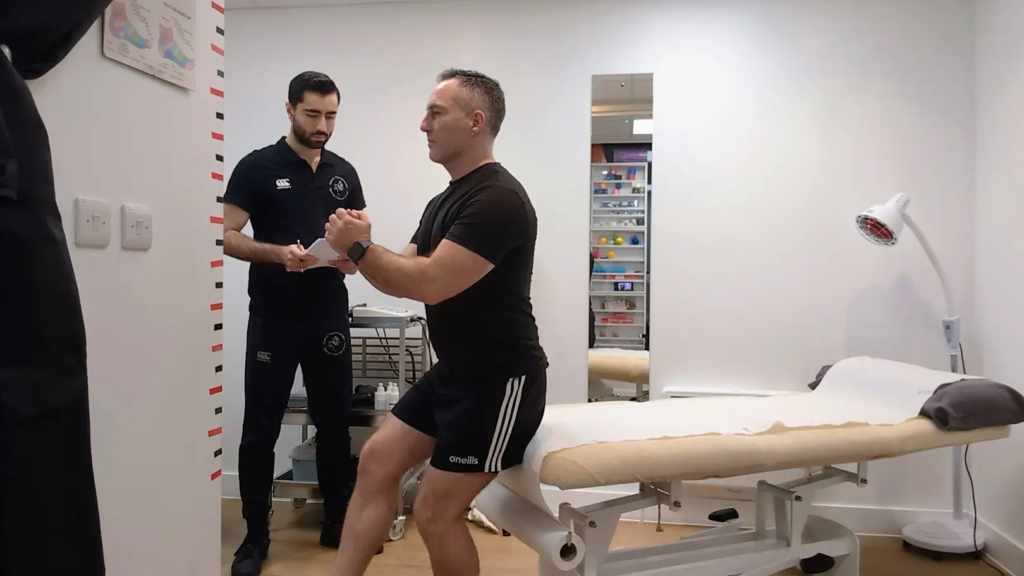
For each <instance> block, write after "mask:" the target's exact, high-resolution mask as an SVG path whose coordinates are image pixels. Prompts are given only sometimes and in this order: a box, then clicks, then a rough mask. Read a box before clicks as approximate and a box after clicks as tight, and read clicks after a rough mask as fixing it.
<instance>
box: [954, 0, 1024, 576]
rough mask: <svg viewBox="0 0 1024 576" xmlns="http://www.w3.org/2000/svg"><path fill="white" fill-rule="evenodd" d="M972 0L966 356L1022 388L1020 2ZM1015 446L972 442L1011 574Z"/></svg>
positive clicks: (985, 503)
mask: <svg viewBox="0 0 1024 576" xmlns="http://www.w3.org/2000/svg"><path fill="white" fill-rule="evenodd" d="M978 6H979V8H978V17H977V35H978V52H977V62H978V72H977V75H978V137H977V150H978V152H977V158H978V179H977V212H976V216H975V226H976V229H977V243H976V245H975V258H976V264H975V272H976V277H975V291H976V296H977V310H978V324H979V327H980V329H981V331H980V334H981V336H982V338H981V340H980V342H979V345H976V346H975V347H974V349H975V350H978V352H980V354H979V353H977V352H976V353H975V354H973V356H975V357H976V358H977V357H978V356H981V357H982V358H984V361H983V364H981V365H980V366H979V364H978V360H977V359H975V360H974V362H973V363H974V365H975V366H977V367H979V368H980V369H981V372H983V373H984V374H985V375H987V376H989V377H990V378H993V379H995V380H997V381H1000V382H1005V383H1006V384H1010V385H1013V386H1015V387H1016V388H1017V390H1020V391H1022V392H1024V367H1022V366H1021V363H1020V348H1021V343H1022V342H1024V324H1022V322H1021V318H1022V317H1024V235H1022V231H1021V227H1022V223H1024V219H1022V214H1024V160H1022V159H1024V2H1020V1H1019V0H982V1H981V2H980V3H979V5H978ZM966 352H967V355H968V356H967V360H968V362H971V356H972V355H971V352H970V349H968V350H967V351H966ZM970 367H971V366H970V364H968V368H970ZM975 450H976V451H977V452H975ZM1022 450H1024V439H1022V436H1021V431H1020V429H1019V427H1018V430H1016V435H1015V436H1013V437H1011V438H1010V439H1009V440H1007V441H1005V442H1001V443H999V444H982V445H979V446H977V447H976V448H971V452H972V453H974V458H973V463H972V465H973V466H974V467H975V468H976V470H977V472H976V475H975V480H976V483H977V486H976V488H977V494H978V510H979V514H978V515H979V516H980V517H981V518H982V519H984V521H985V522H986V523H987V524H989V525H990V526H991V527H992V528H994V529H996V530H998V531H999V532H1001V533H1002V534H1003V535H1004V536H1006V537H1007V538H1009V539H1010V540H1012V541H1013V544H1014V545H1015V546H1016V548H1017V549H1018V554H1016V555H1015V556H1010V555H1008V554H1006V553H1004V554H1001V555H1000V556H999V557H1000V558H1001V560H1002V559H1003V558H1006V560H1004V564H1005V565H1006V567H1007V568H1008V569H1010V571H1011V572H1013V573H1015V574H1024V553H1021V551H1020V549H1021V544H1022V543H1024V499H1022V496H1024V492H1022V490H1021V478H1024V464H1022V463H1021V462H1020V461H1019V460H1015V459H1014V458H1007V457H1006V456H1007V455H1008V454H1020V453H1021V452H1022ZM1005 544H1006V543H1005V542H1002V541H998V540H997V541H995V542H993V543H992V544H991V546H993V550H994V551H996V552H997V553H998V552H1000V551H1002V550H1000V549H999V548H996V547H997V546H998V547H1000V548H1003V550H1007V551H1009V550H1011V549H1010V548H1008V547H1006V546H1005Z"/></svg>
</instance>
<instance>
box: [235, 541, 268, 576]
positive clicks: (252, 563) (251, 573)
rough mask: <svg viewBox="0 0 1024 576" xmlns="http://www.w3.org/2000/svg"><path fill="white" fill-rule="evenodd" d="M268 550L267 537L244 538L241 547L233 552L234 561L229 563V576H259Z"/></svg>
mask: <svg viewBox="0 0 1024 576" xmlns="http://www.w3.org/2000/svg"><path fill="white" fill-rule="evenodd" d="M269 550H270V538H269V537H268V536H263V537H258V536H257V537H252V536H248V535H247V536H246V537H245V540H242V545H241V546H239V547H238V550H236V551H235V560H234V561H233V562H232V563H231V576H259V574H260V572H262V571H263V561H264V560H266V559H267V551H269Z"/></svg>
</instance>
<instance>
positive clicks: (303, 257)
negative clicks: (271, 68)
mask: <svg viewBox="0 0 1024 576" xmlns="http://www.w3.org/2000/svg"><path fill="white" fill-rule="evenodd" d="M338 99H339V94H338V89H337V87H336V86H335V84H334V82H332V81H331V79H330V78H328V77H327V76H325V75H323V74H320V73H316V72H305V73H303V74H300V75H298V76H297V77H295V79H293V80H292V82H291V84H290V85H289V87H288V105H287V112H288V117H289V119H290V120H291V131H290V132H289V134H288V136H287V137H285V138H281V139H280V140H279V141H278V142H277V143H276V144H273V145H271V146H267V147H265V148H262V149H259V150H256V151H254V152H251V153H250V154H248V155H247V156H245V157H244V158H242V159H241V160H240V161H239V162H238V165H237V166H235V169H234V171H233V172H232V174H231V179H230V180H229V182H228V185H227V190H226V192H225V194H224V203H225V204H224V253H225V254H227V255H229V256H232V257H234V258H238V259H240V260H245V261H247V262H250V263H251V264H250V266H249V299H250V302H249V327H248V341H247V343H246V353H245V416H244V422H243V424H242V441H241V446H240V447H239V450H238V482H239V489H240V492H241V496H242V515H243V516H244V517H245V520H246V524H247V526H248V534H247V536H246V538H245V540H244V541H243V542H242V545H241V546H240V547H239V549H238V551H237V552H236V553H235V561H234V563H233V565H232V575H233V576H255V575H256V574H259V573H260V570H261V568H262V562H263V560H264V559H265V558H266V555H267V549H268V547H269V544H270V539H269V532H268V519H269V518H268V515H269V512H270V491H271V486H272V483H273V476H274V446H275V444H276V442H277V439H278V436H279V434H280V431H281V421H282V418H283V417H284V412H285V409H286V407H287V405H288V398H289V395H290V393H291V389H292V384H293V382H294V381H295V370H296V367H297V366H301V367H302V380H303V383H304V385H305V387H306V393H307V396H308V398H309V414H310V416H311V417H312V419H313V424H314V425H315V426H316V464H317V475H318V479H319V483H320V489H321V492H322V493H323V497H324V516H325V517H324V523H323V527H322V530H321V534H320V543H321V544H322V545H324V546H329V547H337V545H338V539H339V538H340V536H341V523H342V521H343V519H344V515H345V508H346V506H347V505H348V499H349V495H350V494H349V493H350V489H349V486H350V483H351V478H350V474H349V464H348V463H349V456H350V453H351V437H350V436H349V429H348V422H349V411H350V408H351V398H352V355H351V349H350V347H349V345H348V343H349V324H348V292H347V289H346V287H345V282H344V274H343V273H342V272H341V271H339V270H338V268H337V267H335V266H331V265H327V263H326V262H323V263H321V262H317V260H316V258H314V257H312V256H309V255H307V254H306V253H305V251H304V249H303V247H308V246H310V245H311V244H312V243H313V242H314V241H316V240H317V239H319V238H320V237H321V236H322V235H323V231H324V228H323V227H324V222H326V221H327V218H328V217H329V216H330V215H331V214H333V213H334V212H335V210H338V209H351V210H362V209H364V208H365V207H366V202H365V201H364V199H363V190H362V187H361V186H360V183H359V177H358V175H357V174H356V170H355V168H353V167H352V165H351V164H349V163H348V162H347V161H345V160H344V159H343V158H341V157H340V156H338V155H336V154H333V153H331V152H330V151H328V150H325V149H324V145H325V144H327V141H328V140H329V139H330V137H331V133H332V132H333V130H334V122H335V116H336V115H337V112H338ZM250 221H251V222H252V228H253V238H249V237H247V236H245V235H243V234H242V229H243V228H244V227H245V225H246V223H248V222H250Z"/></svg>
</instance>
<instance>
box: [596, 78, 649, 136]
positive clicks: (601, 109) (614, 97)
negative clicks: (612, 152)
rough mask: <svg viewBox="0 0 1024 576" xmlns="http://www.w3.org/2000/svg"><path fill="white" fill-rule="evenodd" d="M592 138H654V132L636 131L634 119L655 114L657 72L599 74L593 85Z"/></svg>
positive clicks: (646, 117) (645, 117)
mask: <svg viewBox="0 0 1024 576" xmlns="http://www.w3.org/2000/svg"><path fill="white" fill-rule="evenodd" d="M591 95H592V96H591V99H592V100H591V103H592V106H591V108H590V112H591V121H590V134H591V142H594V143H601V144H610V143H622V142H650V141H651V135H650V134H636V135H634V134H633V122H634V121H635V120H637V119H648V118H653V114H652V113H653V110H654V75H653V74H602V75H595V76H594V78H593V81H592V88H591Z"/></svg>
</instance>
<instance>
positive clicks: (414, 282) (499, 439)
mask: <svg viewBox="0 0 1024 576" xmlns="http://www.w3.org/2000/svg"><path fill="white" fill-rule="evenodd" d="M438 81H439V84H438V85H437V87H436V88H435V89H434V92H433V94H432V95H431V98H430V101H429V103H428V105H427V112H426V116H425V118H424V119H423V122H422V124H421V125H420V129H421V130H422V131H423V132H425V133H426V135H427V145H428V148H429V149H430V159H431V160H433V161H434V162H437V163H439V164H442V165H443V166H444V167H445V169H447V171H448V173H449V175H450V176H451V183H450V185H449V186H448V189H447V190H445V191H444V192H442V193H441V194H440V195H438V196H436V197H435V198H434V199H432V200H431V201H430V202H429V203H428V204H427V207H426V210H425V211H424V212H423V216H422V217H421V219H420V223H419V228H418V230H417V231H416V233H415V234H413V236H412V239H411V240H410V243H409V245H408V246H406V247H405V249H404V250H403V251H402V253H401V254H395V253H393V252H389V251H388V250H387V249H385V248H383V247H381V246H379V245H376V244H373V243H372V242H371V241H370V221H369V219H368V218H367V217H366V215H365V214H364V213H361V212H357V211H347V210H339V211H338V212H337V214H335V215H334V216H331V218H330V220H329V222H328V224H327V226H326V229H327V236H326V238H327V240H328V242H330V244H331V246H332V247H333V248H334V249H335V250H336V251H337V252H338V253H339V254H343V255H346V256H347V257H348V260H349V262H344V263H340V264H339V265H340V266H343V267H345V269H346V270H350V271H354V269H355V268H358V270H359V271H360V273H362V275H363V276H364V277H365V278H366V279H367V280H368V281H369V282H370V283H371V284H373V285H374V286H376V287H377V289H379V290H381V291H382V292H385V293H387V294H391V295H394V296H398V297H404V298H411V299H413V300H418V301H421V302H424V303H425V304H426V311H427V324H428V327H429V330H430V336H431V340H432V343H433V345H434V348H435V349H436V351H437V356H438V360H439V361H438V363H437V364H436V365H435V366H433V367H432V368H431V369H430V370H429V371H428V372H427V373H426V374H425V375H424V376H423V378H422V379H421V380H420V381H419V382H418V383H417V384H416V385H414V386H413V387H412V388H411V389H410V390H409V391H408V392H407V393H406V394H405V396H403V397H402V399H401V400H400V401H399V402H398V404H397V405H396V406H395V407H394V409H393V410H392V412H391V416H389V417H388V418H387V420H386V421H385V422H384V424H383V425H382V426H381V428H380V429H379V430H378V431H377V433H376V434H374V435H373V437H371V438H370V440H369V441H368V442H367V444H366V446H365V447H364V448H363V451H362V453H361V455H360V459H359V473H358V480H357V482H356V489H355V494H353V496H352V502H351V504H350V505H349V509H348V514H347V516H346V520H345V528H344V531H343V532H342V538H341V546H340V549H339V552H338V557H337V563H336V566H335V571H334V575H335V576H355V575H360V574H363V572H364V571H365V570H366V568H367V566H368V565H369V562H370V559H371V558H372V556H373V553H374V551H375V550H376V549H377V547H378V546H379V544H380V542H381V541H383V539H384V538H385V537H386V534H387V531H388V526H389V524H390V523H391V518H392V514H393V512H392V510H393V501H394V494H395V493H396V491H397V489H398V482H399V481H400V479H401V477H402V475H403V474H404V473H405V471H406V470H408V469H409V468H411V467H412V466H414V465H416V464H417V463H419V462H423V461H425V460H428V459H429V460H430V467H429V468H428V469H427V472H426V474H425V475H424V478H423V481H422V483H421V485H420V488H419V493H418V495H417V498H416V502H415V504H414V505H413V512H414V514H415V516H416V526H417V528H418V530H419V533H420V534H421V535H422V537H423V540H424V542H425V543H426V545H427V550H428V551H429V553H430V562H431V565H432V567H433V570H434V573H436V574H476V573H478V572H479V559H478V558H477V554H476V548H475V546H474V545H473V540H472V539H471V538H470V535H469V532H468V530H467V529H466V525H465V522H464V520H463V514H464V512H465V510H466V508H467V507H468V506H469V504H470V503H471V501H472V500H473V498H475V497H476V495H477V494H478V493H479V492H480V491H481V490H482V489H483V488H484V487H485V486H486V485H487V484H488V483H489V482H490V481H491V480H492V479H493V478H494V476H495V475H496V474H497V473H498V472H500V471H501V470H504V469H507V468H509V467H512V466H516V465H518V464H520V463H521V462H522V459H523V453H524V452H525V450H526V446H527V444H529V442H530V440H531V439H532V438H533V436H534V434H535V433H536V431H537V428H538V427H539V425H540V422H541V419H542V417H543V415H544V406H545V400H546V398H545V397H546V390H547V388H546V376H545V375H546V370H547V366H548V361H547V357H546V355H545V353H544V349H543V348H542V347H541V345H540V339H539V337H538V332H537V323H536V321H535V320H534V317H533V307H532V305H531V303H530V282H531V278H532V275H533V259H534V246H535V244H536V240H537V216H536V214H535V213H534V210H533V205H532V204H531V203H530V199H529V197H528V196H527V194H526V191H525V190H524V189H523V186H522V184H520V183H519V181H518V180H516V179H515V178H514V177H513V176H512V175H511V174H510V173H509V172H508V170H506V169H505V168H504V167H503V166H501V165H500V164H498V163H497V162H495V160H494V157H493V153H492V150H493V145H494V138H495V137H496V136H497V134H498V131H499V129H500V128H501V123H502V120H503V119H504V116H505V98H504V94H503V92H502V89H501V87H500V86H499V85H498V83H497V82H496V81H494V80H492V79H491V78H488V77H487V76H484V75H483V74H480V73H478V72H473V71H467V70H448V71H446V72H443V73H442V74H441V75H440V77H439V78H438Z"/></svg>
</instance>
